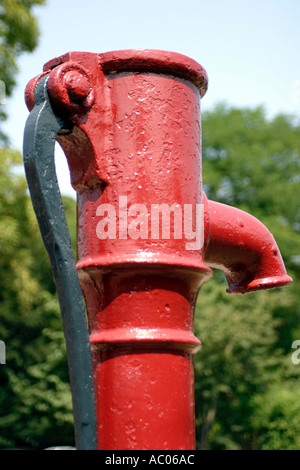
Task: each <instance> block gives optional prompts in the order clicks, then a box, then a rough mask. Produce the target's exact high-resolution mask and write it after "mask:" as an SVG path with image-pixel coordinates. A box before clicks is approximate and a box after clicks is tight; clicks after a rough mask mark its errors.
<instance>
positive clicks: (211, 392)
mask: <svg viewBox="0 0 300 470" xmlns="http://www.w3.org/2000/svg"><path fill="white" fill-rule="evenodd" d="M202 128H203V180H204V183H205V190H206V193H207V196H208V197H209V198H210V199H214V200H218V201H220V202H223V203H226V204H231V205H234V206H237V207H239V208H241V209H243V210H245V211H247V212H249V213H251V214H252V215H254V216H255V217H257V218H259V219H260V220H261V221H262V222H263V223H264V224H265V225H266V226H267V227H268V228H269V230H270V231H271V232H272V233H273V234H274V236H275V239H276V241H277V242H278V245H279V248H280V250H281V253H282V255H283V258H284V261H285V264H286V267H287V270H288V272H289V274H290V275H291V276H292V277H293V279H294V282H293V284H292V286H289V287H286V288H282V289H275V290H272V291H265V292H256V293H251V294H248V295H246V296H238V295H237V296H229V295H228V294H226V293H225V289H226V285H225V284H226V283H225V279H224V276H223V274H222V273H219V272H217V271H216V272H215V279H212V280H210V281H209V283H208V284H206V285H205V286H204V287H203V288H202V290H201V292H200V294H199V298H198V304H197V314H196V319H195V328H196V332H197V334H198V336H199V338H200V339H201V340H202V343H203V347H202V350H201V351H200V352H199V353H198V355H197V356H196V358H195V371H196V387H195V390H196V406H197V411H196V423H197V445H198V447H199V448H209V449H255V448H276V446H278V447H277V448H280V449H285V448H286V449H288V448H297V446H298V448H299V437H298V436H299V435H300V416H299V412H300V409H299V406H297V404H296V401H297V400H296V394H297V393H298V392H299V389H300V380H299V379H300V375H299V374H300V366H297V365H294V364H292V362H291V344H292V342H293V340H294V339H299V338H300V329H299V319H300V290H299V277H300V224H299V217H300V211H299V193H300V174H299V170H300V126H299V122H297V121H296V120H295V119H293V118H291V117H289V116H285V115H280V116H277V117H275V118H274V119H272V120H268V119H267V118H266V116H265V113H264V110H263V108H261V107H259V108H256V109H252V110H251V109H234V108H229V107H227V106H225V105H218V106H217V107H215V109H213V110H212V111H211V112H206V113H204V115H203V120H202ZM274 394H276V395H274ZM293 394H294V395H293ZM293 396H294V403H293ZM271 397H272V399H271ZM295 412H297V413H298V416H294V417H293V420H291V419H290V418H291V416H292V415H293V413H295Z"/></svg>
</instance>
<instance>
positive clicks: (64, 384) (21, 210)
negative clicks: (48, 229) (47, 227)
mask: <svg viewBox="0 0 300 470" xmlns="http://www.w3.org/2000/svg"><path fill="white" fill-rule="evenodd" d="M21 161H22V159H21V155H20V154H19V153H18V152H15V151H11V150H9V149H4V148H2V149H0V254H1V267H0V285H1V291H0V338H1V339H2V340H3V341H5V343H6V365H5V366H3V365H2V366H1V368H0V381H1V389H0V447H11V446H21V447H23V446H31V447H45V446H48V445H52V444H53V445H54V444H74V442H73V440H74V436H73V417H72V402H71V392H70V387H69V379H68V369H67V359H66V351H65V342H64V335H63V331H62V323H61V318H60V310H59V306H58V301H57V298H56V291H55V285H54V281H53V276H52V272H51V268H50V265H49V260H48V256H47V253H46V251H45V248H44V245H43V242H42V240H41V236H40V232H39V228H38V226H37V222H36V218H35V214H34V212H33V208H32V205H31V200H30V198H29V197H28V194H27V184H26V181H25V179H24V177H23V176H18V175H17V174H16V172H15V171H14V168H15V165H18V164H20V163H21ZM64 205H65V209H66V215H67V217H68V222H69V225H70V230H71V231H72V233H74V231H75V225H76V222H75V221H76V213H75V201H74V200H69V199H68V198H65V199H64Z"/></svg>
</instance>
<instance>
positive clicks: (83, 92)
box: [48, 61, 95, 117]
mask: <svg viewBox="0 0 300 470" xmlns="http://www.w3.org/2000/svg"><path fill="white" fill-rule="evenodd" d="M48 92H49V95H50V98H51V100H52V103H53V104H54V105H55V106H57V107H58V108H59V109H61V110H62V111H63V112H67V113H68V114H69V115H71V116H74V117H76V116H80V115H82V114H85V113H86V112H88V111H89V110H90V109H91V107H92V105H93V103H94V99H95V95H94V87H93V84H92V81H91V79H90V77H89V75H88V73H87V71H86V70H85V69H84V68H83V67H82V66H80V65H79V64H77V63H75V62H72V61H70V62H65V63H64V64H61V65H59V66H57V67H55V68H54V69H53V70H52V71H51V72H50V74H49V80H48Z"/></svg>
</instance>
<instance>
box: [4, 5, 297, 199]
mask: <svg viewBox="0 0 300 470" xmlns="http://www.w3.org/2000/svg"><path fill="white" fill-rule="evenodd" d="M34 13H35V14H36V16H37V18H38V22H39V26H40V32H41V36H40V40H39V45H38V47H37V48H36V50H35V51H34V52H33V53H32V54H25V55H23V56H21V57H20V58H19V62H18V65H19V74H18V76H17V86H16V89H15V91H14V94H13V96H12V98H10V99H6V104H5V108H6V111H7V113H8V115H9V119H8V120H7V122H6V123H5V126H4V130H5V131H6V133H7V134H8V135H9V137H10V140H11V144H12V146H14V147H15V148H17V149H19V150H22V142H23V130H24V126H25V123H26V119H27V116H28V110H27V108H26V106H25V104H24V90H25V87H26V84H27V83H28V81H29V80H30V79H31V78H33V77H35V76H36V75H38V74H39V73H40V72H41V71H42V67H43V64H44V63H45V62H47V61H48V60H50V59H53V58H55V57H57V56H59V55H61V54H64V53H66V52H70V51H86V52H96V53H97V52H98V53H99V52H107V51H114V50H120V49H161V50H166V51H172V52H179V53H181V54H184V55H187V56H189V57H190V58H192V59H194V60H196V61H197V62H199V63H200V64H201V65H202V66H203V67H204V68H205V70H206V71H207V74H208V77H209V86H208V91H207V93H206V95H205V96H204V98H203V99H202V101H201V109H202V112H205V111H206V110H210V109H212V108H213V106H214V105H215V104H216V103H219V102H226V103H227V104H228V105H230V106H237V107H245V106H246V107H251V108H254V107H256V106H261V105H263V106H264V107H265V110H266V113H267V116H268V117H269V118H270V119H271V118H272V117H273V116H275V115H276V114H278V113H282V112H283V113H288V114H293V115H295V116H296V117H300V54H299V46H300V0H259V1H258V0H252V1H249V0H239V1H238V0H184V1H183V0H181V1H179V0H151V1H147V2H145V1H143V0H84V1H82V0H46V4H45V5H44V6H40V7H35V9H34ZM224 124H225V125H226V123H224ZM55 158H56V168H57V175H58V180H59V184H60V189H61V192H62V193H63V194H69V195H73V196H74V190H73V189H72V188H71V186H70V177H69V170H68V167H67V163H66V160H65V157H64V155H63V153H62V151H61V150H60V149H59V146H57V150H56V157H55Z"/></svg>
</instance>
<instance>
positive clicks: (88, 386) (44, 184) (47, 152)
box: [23, 76, 96, 450]
mask: <svg viewBox="0 0 300 470" xmlns="http://www.w3.org/2000/svg"><path fill="white" fill-rule="evenodd" d="M47 81H48V76H46V77H44V78H42V79H41V80H40V81H39V82H38V84H37V86H36V89H35V105H34V108H33V110H32V111H31V113H30V115H29V117H28V119H27V122H26V126H25V132H24V143H23V158H24V166H25V173H26V178H27V182H28V187H29V191H30V195H31V199H32V203H33V207H34V210H35V214H36V217H37V220H38V224H39V227H40V231H41V235H42V238H43V241H44V245H45V247H46V249H47V252H48V255H49V258H50V262H51V266H52V270H53V274H54V278H55V283H56V289H57V293H58V299H59V304H60V309H61V315H62V322H63V329H64V335H65V341H66V349H67V356H68V367H69V377H70V384H71V392H72V400H73V415H74V428H75V441H76V448H77V449H78V450H93V449H96V412H95V400H94V385H93V373H92V360H91V353H90V342H89V336H88V328H87V320H86V313H85V307H84V301H83V297H82V292H81V287H80V283H79V279H78V274H77V270H76V266H75V261H74V257H73V252H72V248H71V239H70V234H69V230H68V226H67V222H66V219H65V213H64V208H63V204H62V200H61V195H60V191H59V185H58V181H57V177H56V171H55V162H54V149H55V141H56V137H57V135H58V134H59V133H63V132H68V130H67V129H69V131H70V124H69V123H67V122H65V121H63V120H62V119H61V118H60V117H58V116H57V115H56V114H55V112H54V111H53V109H52V106H51V103H50V100H49V96H48V91H47Z"/></svg>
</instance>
